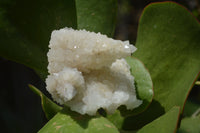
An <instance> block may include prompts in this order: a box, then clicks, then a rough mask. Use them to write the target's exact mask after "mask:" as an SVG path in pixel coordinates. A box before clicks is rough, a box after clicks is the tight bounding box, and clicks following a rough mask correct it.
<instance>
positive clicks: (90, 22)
mask: <svg viewBox="0 0 200 133" xmlns="http://www.w3.org/2000/svg"><path fill="white" fill-rule="evenodd" d="M75 1H76V13H77V28H78V29H86V30H89V31H94V32H101V33H102V34H106V35H107V36H109V37H112V36H113V34H114V29H115V21H116V15H117V0H75Z"/></svg>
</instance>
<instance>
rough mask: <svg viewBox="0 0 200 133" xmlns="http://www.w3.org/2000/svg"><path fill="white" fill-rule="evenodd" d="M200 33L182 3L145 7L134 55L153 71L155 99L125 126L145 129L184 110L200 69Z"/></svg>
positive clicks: (128, 120)
mask: <svg viewBox="0 0 200 133" xmlns="http://www.w3.org/2000/svg"><path fill="white" fill-rule="evenodd" d="M199 35H200V24H199V22H198V21H197V20H196V19H195V18H194V17H193V16H192V15H191V14H190V13H189V12H188V11H187V10H186V9H185V8H183V7H182V6H180V5H178V4H175V3H172V2H161V3H154V4H151V5H149V6H147V7H146V8H145V9H144V11H143V13H142V16H141V19H140V22H139V29H138V37H137V41H136V47H137V48H138V50H137V51H136V53H135V54H134V55H133V56H136V57H137V58H138V59H140V60H141V61H142V62H143V63H144V65H145V66H146V67H147V69H148V70H149V72H150V74H151V77H152V80H153V85H154V99H153V102H152V104H151V105H150V107H149V108H148V109H147V110H146V111H145V112H144V113H142V114H140V115H137V116H134V117H129V118H127V119H126V121H125V122H124V128H125V129H138V128H141V127H142V126H144V125H145V124H147V123H149V122H150V121H152V120H154V119H155V118H157V117H159V116H161V115H162V114H163V113H165V112H166V111H168V110H170V109H171V108H172V107H173V106H176V105H177V106H180V107H181V111H182V109H183V107H184V103H185V101H186V98H187V96H188V94H189V92H190V89H191V87H192V86H193V84H194V81H195V80H196V79H197V77H198V74H199V71H200V60H199V59H200V54H199V53H200V38H199Z"/></svg>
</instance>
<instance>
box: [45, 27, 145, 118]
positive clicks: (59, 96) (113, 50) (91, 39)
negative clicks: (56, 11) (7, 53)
mask: <svg viewBox="0 0 200 133" xmlns="http://www.w3.org/2000/svg"><path fill="white" fill-rule="evenodd" d="M49 48H50V49H49V52H48V53H47V56H48V62H49V65H48V72H49V75H48V77H47V79H46V84H47V90H48V92H49V93H50V94H51V95H52V97H53V99H54V100H55V101H56V102H58V103H59V104H61V105H66V106H68V107H70V108H71V110H73V111H76V112H79V113H81V114H89V115H95V114H96V111H97V110H98V109H99V108H104V109H105V110H106V111H107V113H113V112H114V111H115V110H116V109H117V108H118V107H119V106H120V105H125V106H126V107H127V109H134V108H136V107H138V106H139V105H140V104H141V103H142V101H141V100H138V99H137V97H136V92H135V86H134V77H133V76H132V75H131V73H130V66H129V65H128V64H127V62H126V60H125V59H124V58H125V57H127V56H130V55H131V53H133V52H134V51H135V50H136V48H135V47H134V46H133V45H131V44H129V42H128V41H120V40H114V39H112V38H108V37H107V36H106V35H102V34H100V33H94V32H89V31H86V30H74V29H72V28H64V29H60V30H54V31H53V32H52V34H51V40H50V44H49Z"/></svg>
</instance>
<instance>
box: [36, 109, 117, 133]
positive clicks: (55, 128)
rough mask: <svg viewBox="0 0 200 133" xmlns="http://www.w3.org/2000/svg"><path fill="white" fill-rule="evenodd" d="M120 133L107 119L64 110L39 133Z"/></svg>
mask: <svg viewBox="0 0 200 133" xmlns="http://www.w3.org/2000/svg"><path fill="white" fill-rule="evenodd" d="M47 132H48V133H118V130H117V128H116V127H115V126H114V125H113V124H112V123H111V122H109V121H108V120H107V119H106V118H104V117H101V116H96V117H91V116H87V115H84V116H83V115H80V114H78V113H76V112H72V111H70V110H69V109H68V108H64V109H63V110H62V111H60V112H59V113H57V114H56V115H55V116H54V117H53V118H52V119H51V120H50V121H49V122H48V123H47V124H46V125H45V126H44V127H43V128H42V129H41V130H40V131H39V133H47Z"/></svg>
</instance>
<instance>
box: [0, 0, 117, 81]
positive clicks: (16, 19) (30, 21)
mask: <svg viewBox="0 0 200 133" xmlns="http://www.w3.org/2000/svg"><path fill="white" fill-rule="evenodd" d="M116 5H117V2H116V0H108V1H98V0H90V1H82V0H50V1H49V0H29V1H26V0H3V1H1V2H0V42H1V44H0V56H2V57H4V58H6V59H9V60H12V61H15V62H18V63H21V64H24V65H26V66H28V67H30V68H32V69H34V70H35V71H36V72H37V73H38V74H39V75H40V76H41V78H42V79H45V78H46V76H47V74H48V73H47V64H48V61H47V56H46V54H47V51H48V44H49V40H50V36H51V32H52V31H53V30H55V29H60V28H63V27H72V28H75V29H76V28H78V29H83V28H84V29H87V30H89V31H95V32H101V33H103V34H107V35H108V36H112V34H113V32H114V28H115V18H116V12H117V7H116Z"/></svg>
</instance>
